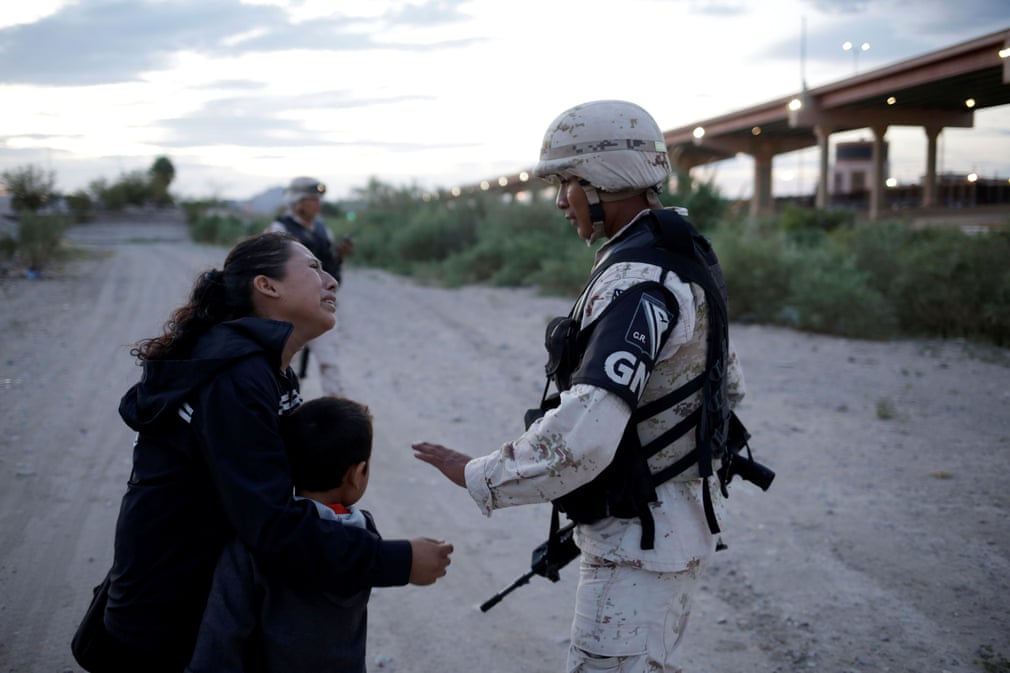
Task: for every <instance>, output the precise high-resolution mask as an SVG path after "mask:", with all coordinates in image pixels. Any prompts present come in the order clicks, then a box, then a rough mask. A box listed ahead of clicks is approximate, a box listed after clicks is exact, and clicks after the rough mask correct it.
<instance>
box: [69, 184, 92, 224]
mask: <svg viewBox="0 0 1010 673" xmlns="http://www.w3.org/2000/svg"><path fill="white" fill-rule="evenodd" d="M63 200H64V201H66V202H67V208H69V209H70V214H71V215H72V216H73V218H74V222H89V221H90V220H91V219H92V218H93V217H94V216H95V204H94V202H93V201H92V200H91V196H90V195H89V194H88V193H87V192H86V191H84V190H83V189H80V190H78V191H76V192H74V193H73V194H69V195H67V196H65V197H64V198H63Z"/></svg>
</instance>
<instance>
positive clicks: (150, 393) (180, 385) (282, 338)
mask: <svg viewBox="0 0 1010 673" xmlns="http://www.w3.org/2000/svg"><path fill="white" fill-rule="evenodd" d="M292 329H293V326H292V325H291V323H288V322H281V321H277V320H268V319H265V318H240V319H238V320H231V321H228V322H224V323H220V324H218V325H215V326H214V327H212V328H211V329H210V330H209V331H208V332H207V333H206V334H205V335H204V336H203V337H201V338H200V340H199V341H198V342H197V345H196V347H195V348H194V349H193V355H192V357H190V358H188V359H186V360H148V361H146V362H145V363H144V373H143V375H142V376H141V379H140V382H139V383H137V384H135V385H134V386H133V387H131V388H130V389H129V390H128V391H126V394H125V395H123V399H122V400H121V401H120V403H119V415H120V416H122V418H123V420H124V421H125V422H126V424H127V425H128V426H130V428H132V429H133V430H136V431H138V432H139V431H141V430H143V429H145V428H149V427H151V426H152V425H156V424H158V423H159V422H160V421H161V420H162V419H163V418H164V417H165V416H166V414H175V413H176V410H177V409H178V408H179V406H180V405H181V404H182V403H183V402H185V401H186V399H187V398H188V397H190V395H191V394H192V393H193V391H195V390H197V389H198V388H200V387H201V386H202V385H203V384H205V383H206V382H207V381H209V380H210V379H212V378H213V377H214V376H216V375H217V374H218V373H219V372H221V371H223V370H225V369H228V368H229V367H231V366H232V365H234V364H235V363H236V362H238V361H239V360H244V359H246V358H248V357H253V356H257V355H262V356H263V357H266V358H267V360H268V362H269V364H270V367H271V368H272V369H273V370H274V371H277V372H279V371H280V366H281V354H282V353H283V351H284V344H285V343H287V340H288V337H289V336H290V335H291V331H292Z"/></svg>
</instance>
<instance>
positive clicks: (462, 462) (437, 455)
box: [411, 442, 470, 488]
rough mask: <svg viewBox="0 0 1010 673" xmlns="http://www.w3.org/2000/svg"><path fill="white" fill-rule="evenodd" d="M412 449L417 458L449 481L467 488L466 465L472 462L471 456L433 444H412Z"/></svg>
mask: <svg viewBox="0 0 1010 673" xmlns="http://www.w3.org/2000/svg"><path fill="white" fill-rule="evenodd" d="M411 447H412V448H413V449H414V457H415V458H417V459H418V460H423V461H424V462H426V463H429V464H430V465H434V466H435V467H437V468H438V469H439V471H440V472H441V473H442V474H444V475H445V476H446V477H448V478H449V481H451V482H452V483H454V484H456V485H457V486H462V487H463V488H466V477H465V476H464V470H465V469H466V464H467V463H469V462H470V456H468V455H466V454H465V453H460V452H459V451H453V450H452V449H450V448H447V447H444V446H442V445H441V444H432V443H431V442H417V443H415V444H411Z"/></svg>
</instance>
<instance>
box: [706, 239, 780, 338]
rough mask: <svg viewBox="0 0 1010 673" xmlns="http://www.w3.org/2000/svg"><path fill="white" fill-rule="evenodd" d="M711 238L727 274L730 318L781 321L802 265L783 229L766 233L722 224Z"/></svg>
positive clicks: (745, 320) (753, 320)
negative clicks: (794, 278) (797, 272)
mask: <svg viewBox="0 0 1010 673" xmlns="http://www.w3.org/2000/svg"><path fill="white" fill-rule="evenodd" d="M711 240H712V247H713V248H714V249H715V252H716V254H717V255H718V256H719V263H720V265H721V266H722V270H723V274H724V275H725V276H726V288H727V291H728V293H729V311H730V319H732V320H740V321H744V322H759V323H776V322H779V321H780V320H781V319H782V318H783V309H784V306H785V300H786V298H787V297H789V295H790V291H791V287H792V282H793V276H794V274H795V270H796V267H797V264H798V259H797V257H798V253H797V252H796V249H795V247H794V245H793V244H792V243H791V242H790V241H789V239H788V238H787V237H786V236H785V235H783V234H782V233H781V232H778V233H773V234H771V235H762V234H760V233H755V232H753V231H750V230H749V229H748V228H747V227H745V226H743V225H735V226H731V225H724V226H721V227H719V228H718V229H717V230H716V231H715V232H713V234H712V235H711Z"/></svg>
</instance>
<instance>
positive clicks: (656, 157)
mask: <svg viewBox="0 0 1010 673" xmlns="http://www.w3.org/2000/svg"><path fill="white" fill-rule="evenodd" d="M533 173H534V175H536V176H538V177H542V178H548V179H549V178H560V179H567V178H571V177H573V176H574V177H576V178H579V179H580V180H584V181H586V182H588V183H589V185H591V186H592V187H594V188H596V189H598V190H601V191H603V192H622V193H623V192H629V191H633V192H642V191H645V190H649V189H650V188H654V187H657V186H661V185H662V184H663V183H664V182H665V181H666V180H667V178H669V176H670V158H669V155H668V154H667V148H666V141H665V140H664V138H663V132H662V131H661V130H660V129H659V125H658V124H656V121H655V120H654V119H653V118H652V116H651V115H650V114H649V113H648V112H646V111H645V110H644V109H643V108H641V107H639V106H638V105H635V104H634V103H628V102H626V101H619V100H601V101H593V102H589V103H583V104H581V105H576V106H575V107H573V108H571V109H569V110H566V111H564V112H562V113H561V115H559V116H558V117H557V119H555V120H554V121H553V122H551V125H550V126H549V127H548V129H547V133H546V135H544V142H543V145H542V146H541V148H540V161H539V163H537V165H536V168H534V169H533ZM601 196H603V195H601ZM603 199H604V200H609V199H607V198H606V197H605V196H603Z"/></svg>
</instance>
